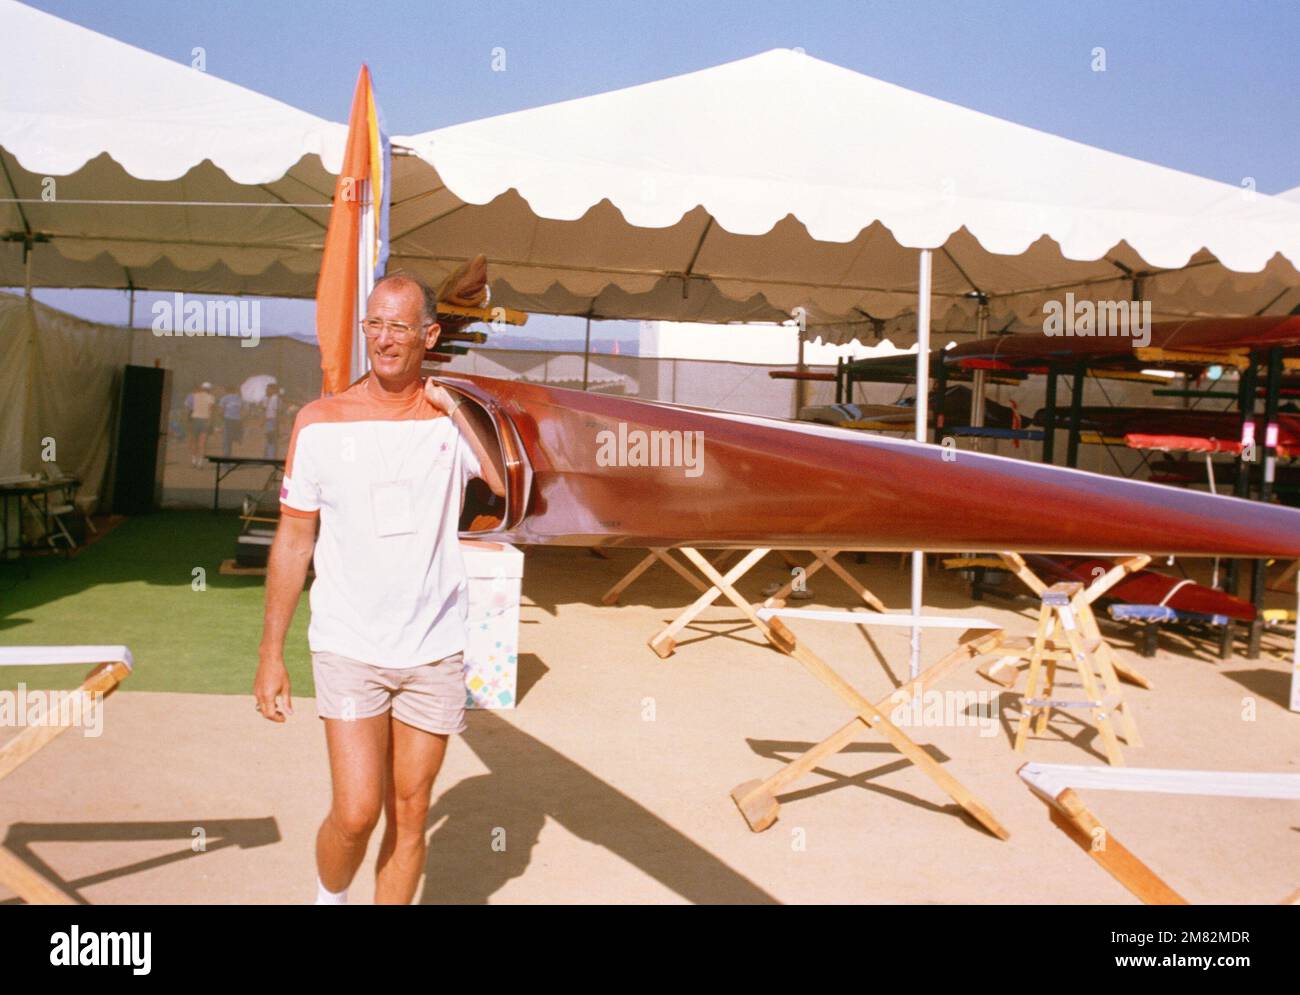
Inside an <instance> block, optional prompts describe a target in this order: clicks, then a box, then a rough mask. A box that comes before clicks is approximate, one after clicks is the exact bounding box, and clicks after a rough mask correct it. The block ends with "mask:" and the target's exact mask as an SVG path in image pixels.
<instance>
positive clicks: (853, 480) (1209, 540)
mask: <svg viewBox="0 0 1300 995" xmlns="http://www.w3.org/2000/svg"><path fill="white" fill-rule="evenodd" d="M438 379H439V380H440V382H442V383H443V384H445V385H446V386H447V387H449V388H451V389H452V390H454V391H456V392H458V393H460V394H462V395H463V396H464V397H465V398H467V399H468V400H469V401H470V402H472V403H471V404H470V405H469V406H468V408H467V410H468V411H470V412H471V413H472V416H473V417H477V418H479V419H480V420H481V421H482V422H483V423H484V424H485V426H487V427H490V428H492V429H493V430H494V431H495V434H496V438H497V440H498V443H499V445H500V447H501V451H502V455H503V458H504V462H505V464H506V469H507V473H506V476H507V496H506V499H505V500H504V501H503V502H492V501H490V500H488V497H487V496H485V494H484V491H483V490H482V489H475V490H474V491H472V492H471V493H470V494H469V495H468V496H467V500H466V508H465V511H464V516H463V519H462V524H463V525H464V526H465V528H466V531H467V532H469V533H471V534H481V535H493V536H495V537H498V538H500V539H501V540H503V541H512V542H520V543H552V544H560V545H571V546H584V545H588V546H589V545H615V546H616V545H623V546H632V547H640V548H644V547H647V546H680V545H696V546H702V547H741V548H744V547H751V548H752V547H771V546H774V547H781V546H785V547H789V548H803V549H807V548H815V547H820V546H834V547H840V548H846V549H872V550H911V549H920V550H927V551H933V552H948V551H951V550H960V549H1000V550H1014V551H1017V552H1038V553H1075V554H1088V555H1103V556H1110V555H1123V554H1131V553H1150V554H1152V555H1164V554H1174V555H1182V556H1216V555H1217V556H1233V557H1262V556H1277V557H1286V558H1300V511H1296V510H1293V509H1290V508H1284V507H1280V506H1277V505H1269V504H1259V503H1256V502H1251V501H1244V500H1240V499H1238V498H1230V497H1218V496H1214V495H1211V494H1205V493H1202V492H1199V491H1184V490H1178V489H1174V488H1170V487H1163V486H1160V485H1158V484H1150V483H1146V482H1144V481H1135V480H1125V479H1122V478H1116V477H1107V476H1103V475H1101V474H1095V473H1086V472H1083V471H1081V470H1072V469H1067V468H1065V467H1057V466H1045V465H1043V464H1040V463H1030V462H1025V461H1022V460H1015V459H1008V458H1006V457H1001V456H993V455H989V454H986V453H980V452H974V451H969V450H960V451H958V450H954V449H952V448H950V447H945V446H935V445H928V444H925V443H919V442H912V441H908V440H903V439H893V438H887V437H884V436H873V435H867V434H864V433H862V432H855V431H852V430H848V429H840V428H835V427H832V426H828V425H816V424H810V423H806V422H791V421H781V420H779V419H775V418H762V417H758V416H754V415H743V414H732V413H728V412H722V411H709V410H704V409H700V408H688V407H683V406H680V405H674V404H665V403H662V402H655V401H639V400H634V399H631V398H626V397H617V396H613V395H603V394H594V393H584V392H583V391H577V390H564V389H562V388H558V387H547V386H544V385H541V384H530V383H521V382H518V381H505V380H493V379H488V378H484V377H471V376H450V375H449V376H443V377H439V378H438Z"/></svg>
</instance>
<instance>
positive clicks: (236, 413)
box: [217, 387, 244, 456]
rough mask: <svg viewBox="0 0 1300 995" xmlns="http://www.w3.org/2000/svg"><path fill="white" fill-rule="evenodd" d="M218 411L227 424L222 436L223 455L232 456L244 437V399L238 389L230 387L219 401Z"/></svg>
mask: <svg viewBox="0 0 1300 995" xmlns="http://www.w3.org/2000/svg"><path fill="white" fill-rule="evenodd" d="M217 410H219V411H220V412H221V417H222V419H223V421H224V422H225V428H224V431H223V432H222V434H221V455H222V456H230V455H232V454H233V449H234V445H235V443H236V442H239V441H240V440H241V439H243V437H244V399H243V398H242V397H240V396H239V391H238V390H237V389H235V388H234V387H228V388H227V389H226V392H225V393H224V394H222V395H221V399H220V400H219V401H217Z"/></svg>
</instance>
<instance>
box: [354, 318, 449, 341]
mask: <svg viewBox="0 0 1300 995" xmlns="http://www.w3.org/2000/svg"><path fill="white" fill-rule="evenodd" d="M431 324H433V322H431V321H428V322H425V323H424V324H423V325H420V326H418V327H412V326H411V325H408V324H406V323H405V322H401V321H385V320H384V319H383V318H363V319H361V334H363V335H364V336H365V337H366V338H368V339H377V338H379V336H380V335H382V334H383V333H384V329H385V328H387V329H388V331H389V333H390V334H391V335H392V337H393V341H394V342H397V343H399V344H400V345H406V344H408V343H410V342H414V341H415V340H416V338H417V337H418V336H419V334H420V332H421V331H423V330H424V329H426V328H428V327H429V326H430V325H431Z"/></svg>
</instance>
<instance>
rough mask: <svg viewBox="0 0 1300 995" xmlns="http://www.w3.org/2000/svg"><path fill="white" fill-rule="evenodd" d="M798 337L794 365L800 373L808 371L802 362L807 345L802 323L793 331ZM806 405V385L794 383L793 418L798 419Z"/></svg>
mask: <svg viewBox="0 0 1300 995" xmlns="http://www.w3.org/2000/svg"><path fill="white" fill-rule="evenodd" d="M795 332H796V334H797V335H798V337H799V360H798V362H797V363H796V364H795V369H796V370H798V371H799V372H800V373H803V372H805V371H806V370H807V369H808V364H807V363H806V362H805V361H804V346H806V345H807V344H808V333H807V332H805V331H804V327H803V322H802V321H800V323H799V325H798V326H797V327H796V329H795ZM807 403H808V384H807V383H806V382H805V381H803V380H802V379H800V380H796V381H795V382H794V416H795V417H796V418H798V417H799V412H800V411H802V410H803V408H804V405H806V404H807Z"/></svg>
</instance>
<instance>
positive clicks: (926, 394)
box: [909, 249, 942, 678]
mask: <svg viewBox="0 0 1300 995" xmlns="http://www.w3.org/2000/svg"><path fill="white" fill-rule="evenodd" d="M933 265H934V261H933V258H932V257H931V254H930V250H929V249H922V250H921V261H920V268H919V270H918V271H917V289H916V294H917V300H916V441H917V442H925V437H926V432H927V430H928V429H929V427H930V417H929V415H930V413H929V410H928V404H929V400H930V279H931V273H932V267H933ZM940 403H942V401H940ZM924 575H925V554H924V553H923V552H921V551H920V550H919V549H915V550H913V551H912V617H913V618H919V617H920V615H921V602H922V599H923V592H922V589H921V585H922V580H923V577H924ZM911 648H912V657H911V663H910V668H909V670H910V674H911V676H912V677H913V678H915V677H916V676H917V675H918V674H920V673H921V627H920V626H919V625H914V626H912V647H911Z"/></svg>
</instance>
